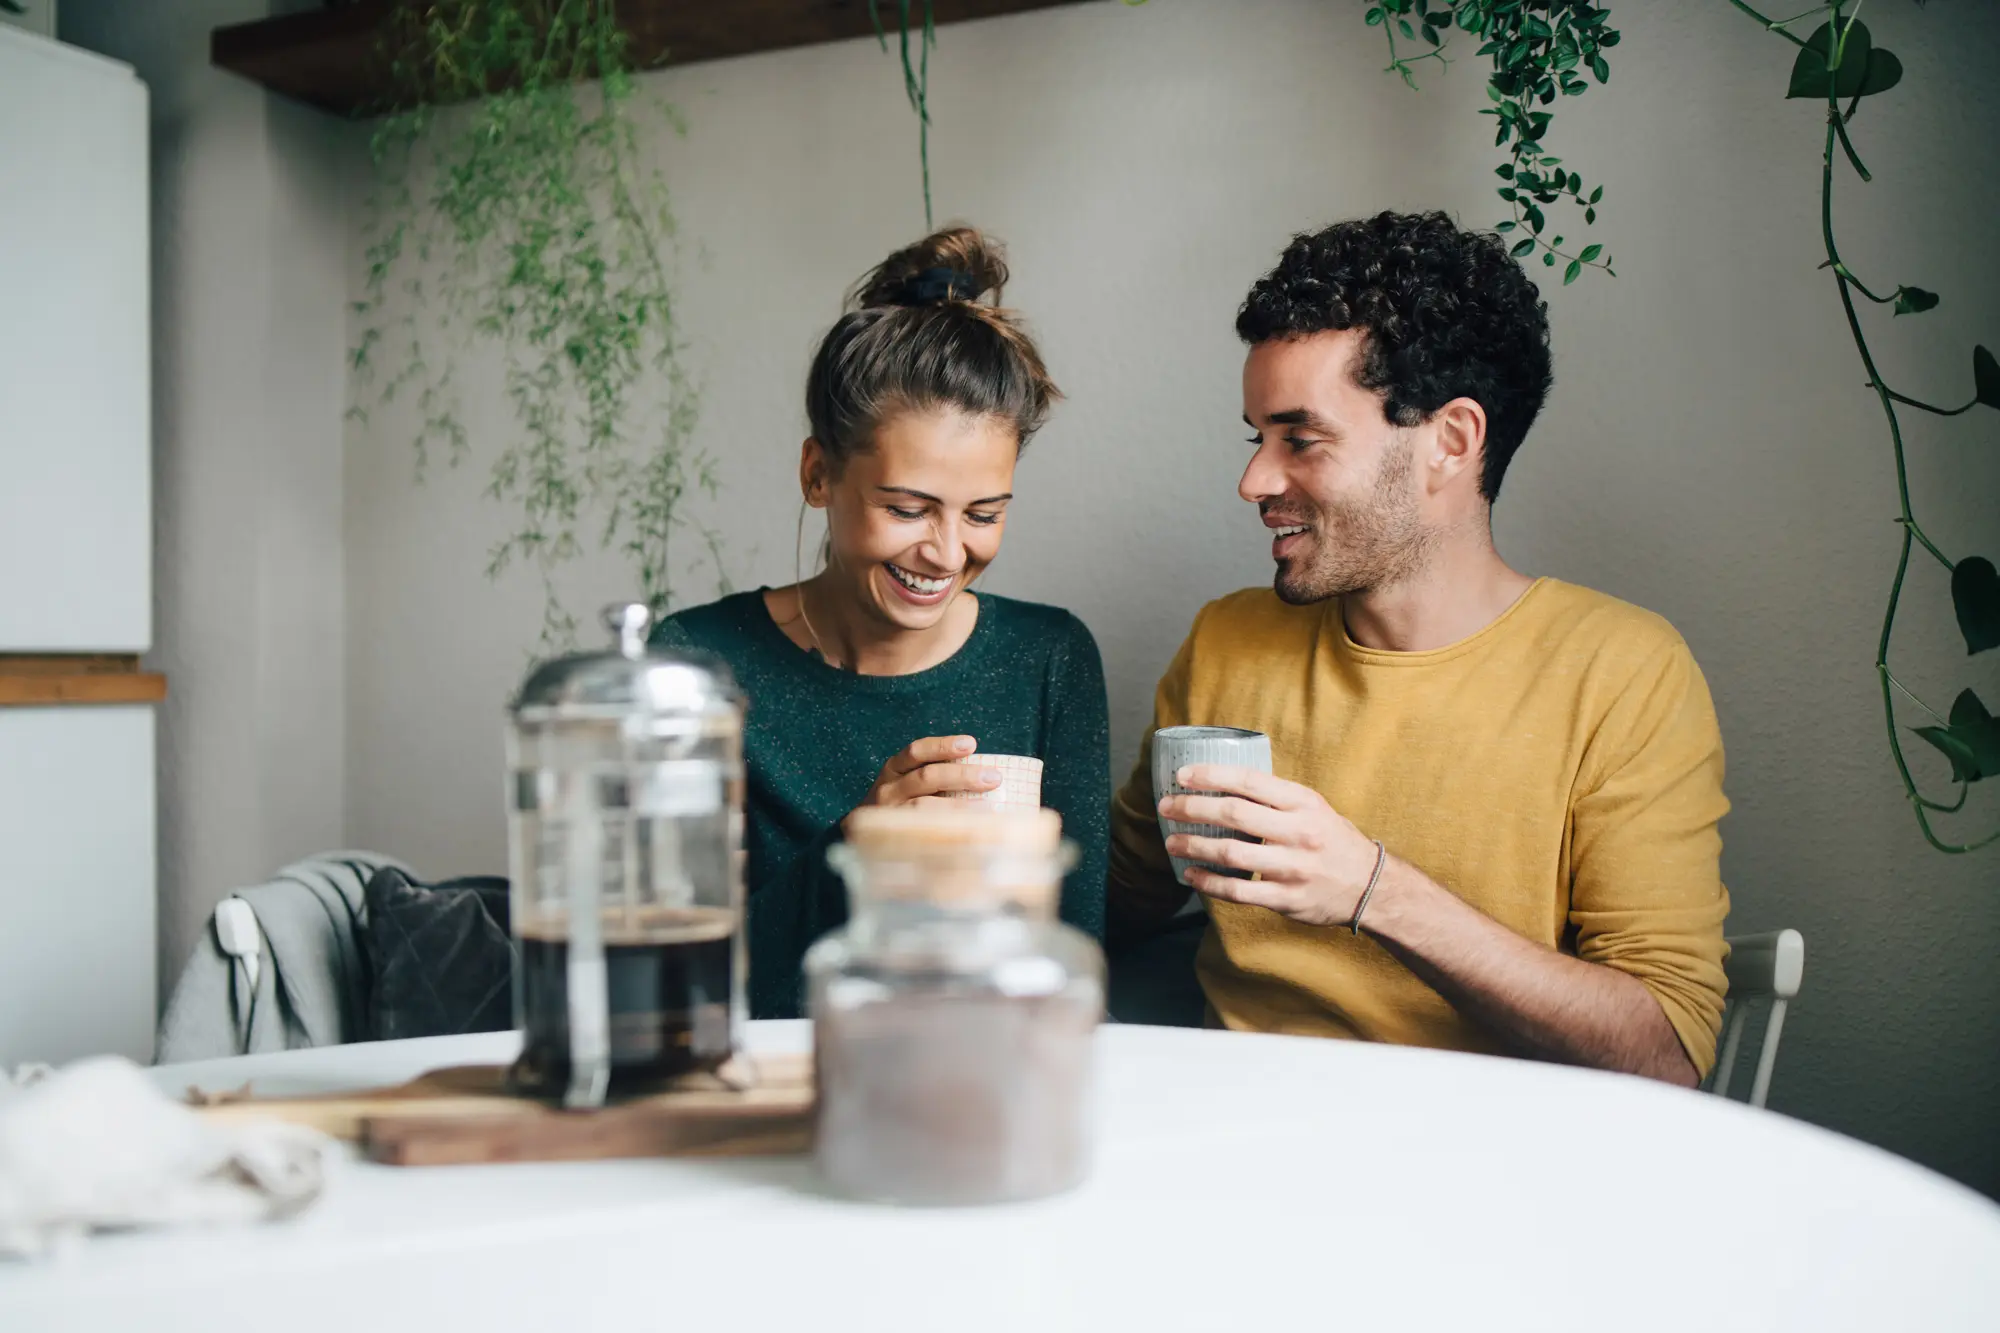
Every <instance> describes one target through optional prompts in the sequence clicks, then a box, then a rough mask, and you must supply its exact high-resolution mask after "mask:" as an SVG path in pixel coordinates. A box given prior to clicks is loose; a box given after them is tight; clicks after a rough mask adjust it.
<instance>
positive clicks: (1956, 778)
mask: <svg viewBox="0 0 2000 1333" xmlns="http://www.w3.org/2000/svg"><path fill="white" fill-rule="evenodd" d="M1911 730H1913V731H1915V732H1916V733H1917V735H1919V736H1922V737H1923V738H1924V739H1925V740H1927V741H1929V742H1930V743H1931V744H1932V745H1935V746H1936V747H1937V748H1938V749H1939V750H1940V751H1942V752H1943V754H1944V757H1945V758H1947V759H1949V760H1951V780H1952V781H1953V782H1977V781H1979V779H1980V778H1981V777H1982V776H1984V775H1983V774H1982V773H1981V772H1980V771H1979V756H1978V755H1975V754H1974V753H1973V752H1972V747H1971V746H1969V745H1967V744H1966V743H1965V742H1964V741H1962V740H1960V739H1959V738H1958V737H1957V736H1956V735H1954V734H1953V733H1952V731H1951V730H1950V729H1948V728H1945V727H1913V728H1911Z"/></svg>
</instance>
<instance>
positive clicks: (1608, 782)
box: [1569, 641, 1729, 1076]
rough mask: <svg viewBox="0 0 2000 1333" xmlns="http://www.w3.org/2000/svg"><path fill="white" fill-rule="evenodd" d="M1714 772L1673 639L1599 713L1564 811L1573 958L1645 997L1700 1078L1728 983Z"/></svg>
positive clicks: (1703, 710) (1707, 710)
mask: <svg viewBox="0 0 2000 1333" xmlns="http://www.w3.org/2000/svg"><path fill="white" fill-rule="evenodd" d="M1722 768H1723V761H1722V733H1721V731H1720V729H1719V728H1718V727H1717V725H1716V720H1715V709H1714V706H1713V705H1712V703H1711V702H1710V700H1709V694H1708V686H1707V684H1706V682H1704V681H1703V679H1702V675H1701V671H1700V669H1699V668H1698V667H1696V665H1695V662H1694V657H1693V656H1692V654H1690V653H1689V652H1688V650H1687V646H1686V645H1685V644H1683V643H1680V642H1678V641H1676V642H1675V643H1674V644H1672V645H1671V646H1670V647H1669V648H1668V649H1667V650H1666V651H1664V652H1663V653H1662V654H1661V655H1660V656H1659V657H1657V658H1655V659H1654V661H1653V662H1652V663H1651V664H1650V665H1649V668H1648V669H1647V670H1646V671H1645V672H1644V673H1642V674H1641V675H1640V676H1639V677H1638V678H1637V679H1635V680H1633V681H1632V682H1631V684H1630V685H1629V686H1628V687H1627V688H1626V689H1625V691H1624V692H1623V694H1622V695H1621V697H1620V698H1619V700H1618V702H1617V703H1616V704H1615V705H1614V706H1613V708H1612V709H1611V711H1610V712H1609V713H1608V714H1607V715H1606V717H1605V720H1604V724H1603V725H1602V726H1601V727H1600V728H1599V729H1598V733H1597V736H1596V737H1595V738H1594V740H1593V742H1592V744H1591V748H1590V752H1589V754H1588V757H1587V762H1586V767H1585V770H1584V773H1583V774H1582V775H1581V778H1580V783H1579V792H1578V795H1577V797H1576V799H1575V801H1574V803H1573V805H1572V809H1571V821H1572V834H1571V846H1572V860H1571V874H1570V910H1569V923H1570V927H1571V929H1572V931H1573V932H1574V937H1575V942H1576V954H1577V957H1579V958H1581V959H1583V960H1584V961H1586V962H1592V963H1602V964H1604V965H1605V966H1607V967H1613V968H1616V969H1617V970H1619V971H1620V972H1624V973H1626V974H1627V975H1629V976H1632V977H1635V978H1637V979H1638V980H1639V981H1640V982H1641V983H1642V984H1643V985H1644V986H1645V987H1646V989H1647V990H1648V991H1650V992H1652V994H1653V997H1654V998H1655V999H1657V1000H1658V1001H1659V1002H1660V1008H1661V1009H1662V1010H1664V1011H1665V1013H1666V1015H1667V1021H1668V1022H1670V1023H1671V1024H1673V1028H1674V1032H1675V1034H1676V1035H1678V1036H1679V1037H1680V1039H1681V1045H1682V1046H1683V1047H1684V1048H1685V1049H1686V1050H1687V1053H1688V1058H1689V1059H1690V1060H1692V1061H1693V1062H1694V1066H1695V1069H1696V1071H1697V1072H1699V1073H1700V1074H1702V1075H1704V1076H1706V1075H1707V1073H1708V1070H1709V1068H1710V1066H1712V1065H1713V1064H1714V1063H1715V1041H1716V1036H1717V1034H1718V1032H1719V1031H1720V1030H1721V1026H1722V1005H1723V995H1724V990H1725V987H1726V985H1727V983H1726V981H1725V979H1724V977H1723V972H1722V961H1723V958H1724V956H1725V955H1726V953H1727V945H1725V944H1724V943H1723V935H1722V931H1723V920H1724V918H1725V917H1727V915H1728V913H1729V892H1728V890H1727V889H1725V888H1724V887H1723V884H1722V876H1721V869H1720V859H1721V854H1722V839H1721V837H1720V836H1719V834H1718V833H1717V831H1716V825H1717V823H1718V822H1719V821H1720V820H1721V818H1722V816H1723V814H1724V813H1725V812H1726V811H1727V810H1728V809H1729V802H1728V801H1727V800H1726V799H1724V797H1723V794H1722Z"/></svg>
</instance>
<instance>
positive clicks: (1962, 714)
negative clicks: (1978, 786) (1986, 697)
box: [1915, 690, 2000, 782]
mask: <svg viewBox="0 0 2000 1333" xmlns="http://www.w3.org/2000/svg"><path fill="white" fill-rule="evenodd" d="M1950 722H1951V725H1950V726H1948V727H1918V728H1916V729H1915V730H1916V733H1917V734H1918V735H1919V736H1922V737H1923V738H1924V739H1925V740H1927V741H1929V742H1930V743H1931V744H1932V745H1935V746H1936V747H1937V748H1938V749H1939V750H1941V751H1942V752H1943V753H1944V755H1945V757H1946V758H1948V759H1950V760H1951V776H1952V778H1953V780H1955V781H1958V782H1977V781H1979V780H1980V779H1981V778H1990V777H1996V776H2000V718H1996V717H1994V716H1993V714H1991V713H1989V712H1987V711H1986V705H1985V704H1983V703H1981V702H1980V701H1979V696H1978V695H1976V694H1974V693H1973V692H1972V691H1971V690H1962V691H1960V692H1959V696H1958V698H1956V699H1954V700H1953V701H1952V705H1951V718H1950Z"/></svg>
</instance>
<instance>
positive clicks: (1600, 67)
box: [1590, 56, 1611, 83]
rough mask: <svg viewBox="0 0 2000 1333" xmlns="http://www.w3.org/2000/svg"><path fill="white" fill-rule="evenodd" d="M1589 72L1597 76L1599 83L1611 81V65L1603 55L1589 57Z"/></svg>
mask: <svg viewBox="0 0 2000 1333" xmlns="http://www.w3.org/2000/svg"><path fill="white" fill-rule="evenodd" d="M1590 72H1591V73H1592V74H1595V75H1596V76H1597V81H1598V82H1599V83H1609V82H1611V65H1610V63H1609V62H1608V61H1606V60H1605V58H1604V57H1603V56H1592V57H1591V58H1590Z"/></svg>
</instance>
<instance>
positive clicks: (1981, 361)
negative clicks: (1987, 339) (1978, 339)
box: [1972, 347, 2000, 407]
mask: <svg viewBox="0 0 2000 1333" xmlns="http://www.w3.org/2000/svg"><path fill="white" fill-rule="evenodd" d="M1972 392H1973V395H1974V396H1975V397H1976V398H1978V399H1979V401H1980V402H1982V403H1984V404H1986V405H1987V406H1988V407H2000V361H1996V360H1994V359H1993V353H1991V352H1989V351H1987V350H1986V349H1985V348H1984V347H1975V348H1973V349H1972Z"/></svg>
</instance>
